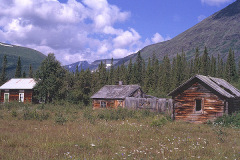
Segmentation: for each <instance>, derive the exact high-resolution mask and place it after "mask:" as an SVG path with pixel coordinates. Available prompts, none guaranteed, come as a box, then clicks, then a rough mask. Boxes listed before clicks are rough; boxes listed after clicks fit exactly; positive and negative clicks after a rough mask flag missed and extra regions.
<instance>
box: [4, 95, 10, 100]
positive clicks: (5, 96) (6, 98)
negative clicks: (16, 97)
mask: <svg viewBox="0 0 240 160" xmlns="http://www.w3.org/2000/svg"><path fill="white" fill-rule="evenodd" d="M4 102H9V93H4Z"/></svg>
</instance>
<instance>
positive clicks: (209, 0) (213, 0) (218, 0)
mask: <svg viewBox="0 0 240 160" xmlns="http://www.w3.org/2000/svg"><path fill="white" fill-rule="evenodd" d="M231 1H232V0H201V2H202V3H206V4H208V5H211V6H219V5H221V4H224V3H227V2H231Z"/></svg>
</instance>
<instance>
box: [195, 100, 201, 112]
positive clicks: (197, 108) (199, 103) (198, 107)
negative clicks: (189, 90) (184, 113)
mask: <svg viewBox="0 0 240 160" xmlns="http://www.w3.org/2000/svg"><path fill="white" fill-rule="evenodd" d="M201 110H202V100H201V99H196V111H201Z"/></svg>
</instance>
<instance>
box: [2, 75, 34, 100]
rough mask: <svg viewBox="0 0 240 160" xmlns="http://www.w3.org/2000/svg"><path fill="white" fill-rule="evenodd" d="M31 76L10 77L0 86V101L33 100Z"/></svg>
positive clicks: (32, 80)
mask: <svg viewBox="0 0 240 160" xmlns="http://www.w3.org/2000/svg"><path fill="white" fill-rule="evenodd" d="M35 85H36V81H35V80H34V79H33V78H12V79H10V80H9V81H7V82H6V83H4V84H3V85H2V86H1V87H0V91H1V97H0V102H1V103H4V102H13V101H15V102H30V103H31V102H33V101H34V100H33V88H34V87H35Z"/></svg>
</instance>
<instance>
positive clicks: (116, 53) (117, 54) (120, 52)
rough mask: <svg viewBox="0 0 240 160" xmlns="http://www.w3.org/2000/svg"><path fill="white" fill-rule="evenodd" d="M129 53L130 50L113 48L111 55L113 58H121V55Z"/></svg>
mask: <svg viewBox="0 0 240 160" xmlns="http://www.w3.org/2000/svg"><path fill="white" fill-rule="evenodd" d="M129 54H131V52H129V51H128V50H126V49H115V50H113V57H115V58H122V57H125V56H128V55H129Z"/></svg>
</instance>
